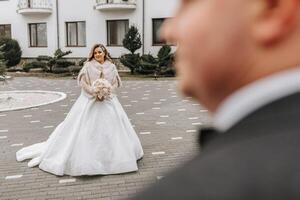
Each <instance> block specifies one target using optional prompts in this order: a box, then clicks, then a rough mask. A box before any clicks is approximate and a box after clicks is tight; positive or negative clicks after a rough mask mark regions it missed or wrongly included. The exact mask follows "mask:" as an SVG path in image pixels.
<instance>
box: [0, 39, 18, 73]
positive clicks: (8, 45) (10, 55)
mask: <svg viewBox="0 0 300 200" xmlns="http://www.w3.org/2000/svg"><path fill="white" fill-rule="evenodd" d="M2 45H4V47H3V49H2V51H3V55H4V60H5V62H6V66H7V67H8V68H9V67H13V66H16V65H17V64H19V63H20V61H21V56H22V51H21V47H20V45H19V43H18V41H17V40H14V39H10V38H2V39H0V46H2Z"/></svg>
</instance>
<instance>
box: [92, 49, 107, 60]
mask: <svg viewBox="0 0 300 200" xmlns="http://www.w3.org/2000/svg"><path fill="white" fill-rule="evenodd" d="M104 57H105V53H104V52H103V50H102V49H101V48H100V47H97V48H96V49H95V50H94V58H95V60H96V61H98V62H99V63H103V62H104Z"/></svg>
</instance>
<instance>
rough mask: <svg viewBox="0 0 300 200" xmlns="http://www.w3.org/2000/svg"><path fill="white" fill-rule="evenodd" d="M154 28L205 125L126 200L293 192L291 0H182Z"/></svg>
mask: <svg viewBox="0 0 300 200" xmlns="http://www.w3.org/2000/svg"><path fill="white" fill-rule="evenodd" d="M162 35H163V37H164V38H165V39H166V40H168V41H170V42H172V43H177V44H178V49H177V60H176V68H177V71H178V75H179V80H180V89H181V91H182V92H183V93H184V94H185V95H187V96H192V97H194V98H195V99H196V100H197V101H199V102H200V103H201V104H202V105H203V106H205V107H206V108H207V109H209V110H210V111H211V112H212V113H213V116H214V119H213V125H214V127H213V128H214V129H203V130H201V131H200V133H199V145H200V147H201V152H199V155H197V156H195V157H194V158H193V159H192V160H191V161H189V162H188V163H186V164H184V165H183V166H182V167H180V168H178V169H175V170H174V171H173V172H171V173H170V174H169V175H167V176H166V177H165V178H163V179H162V180H160V181H159V182H158V183H157V184H155V185H154V186H152V187H151V188H149V189H146V190H145V191H144V192H143V193H141V194H139V195H138V196H136V197H135V199H141V200H156V199H171V200H177V199H178V200H191V199H199V200H216V199H222V200H235V199H247V200H248V199H249V200H258V199H259V200H260V199H264V200H266V199H272V200H274V199H284V200H290V199H295V200H296V199H297V200H299V199H300V189H299V188H300V0H181V1H180V5H179V8H178V11H177V13H176V15H175V16H174V18H172V19H170V20H169V21H167V22H166V23H165V25H164V27H163V33H162Z"/></svg>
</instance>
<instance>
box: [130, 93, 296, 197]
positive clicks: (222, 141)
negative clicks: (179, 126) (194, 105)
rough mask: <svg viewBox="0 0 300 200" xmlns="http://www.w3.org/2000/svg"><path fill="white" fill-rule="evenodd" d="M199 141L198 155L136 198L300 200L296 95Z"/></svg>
mask: <svg viewBox="0 0 300 200" xmlns="http://www.w3.org/2000/svg"><path fill="white" fill-rule="evenodd" d="M253 103H255V102H253ZM199 140H200V145H201V152H199V155H197V156H196V157H195V158H194V159H192V160H191V161H189V162H188V163H186V164H185V165H184V166H183V167H181V168H179V169H176V170H174V171H173V172H171V173H170V174H169V175H168V176H166V177H165V178H163V179H161V180H160V181H159V182H158V183H157V184H155V185H154V186H152V187H151V188H149V189H147V190H146V191H144V192H143V193H141V194H139V195H138V196H136V197H135V199H141V200H156V199H172V200H177V199H178V200H183V199H185V200H190V199H199V200H216V199H218V200H219V199H222V200H235V199H246V200H258V199H259V200H260V199H264V200H265V199H272V200H274V199H284V200H290V199H295V200H296V199H297V200H299V199H300V93H297V94H293V95H290V96H288V97H285V98H282V99H280V100H277V101H275V102H273V103H270V104H268V105H267V106H264V107H262V108H261V109H259V110H256V111H255V112H253V113H252V114H250V115H248V116H247V117H246V118H244V119H242V120H241V121H240V122H239V123H238V124H236V125H235V126H234V127H232V128H231V129H230V130H228V131H227V132H225V133H216V132H213V131H204V132H202V133H200V137H199Z"/></svg>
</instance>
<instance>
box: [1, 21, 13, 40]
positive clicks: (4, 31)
mask: <svg viewBox="0 0 300 200" xmlns="http://www.w3.org/2000/svg"><path fill="white" fill-rule="evenodd" d="M0 38H11V25H10V24H0Z"/></svg>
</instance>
